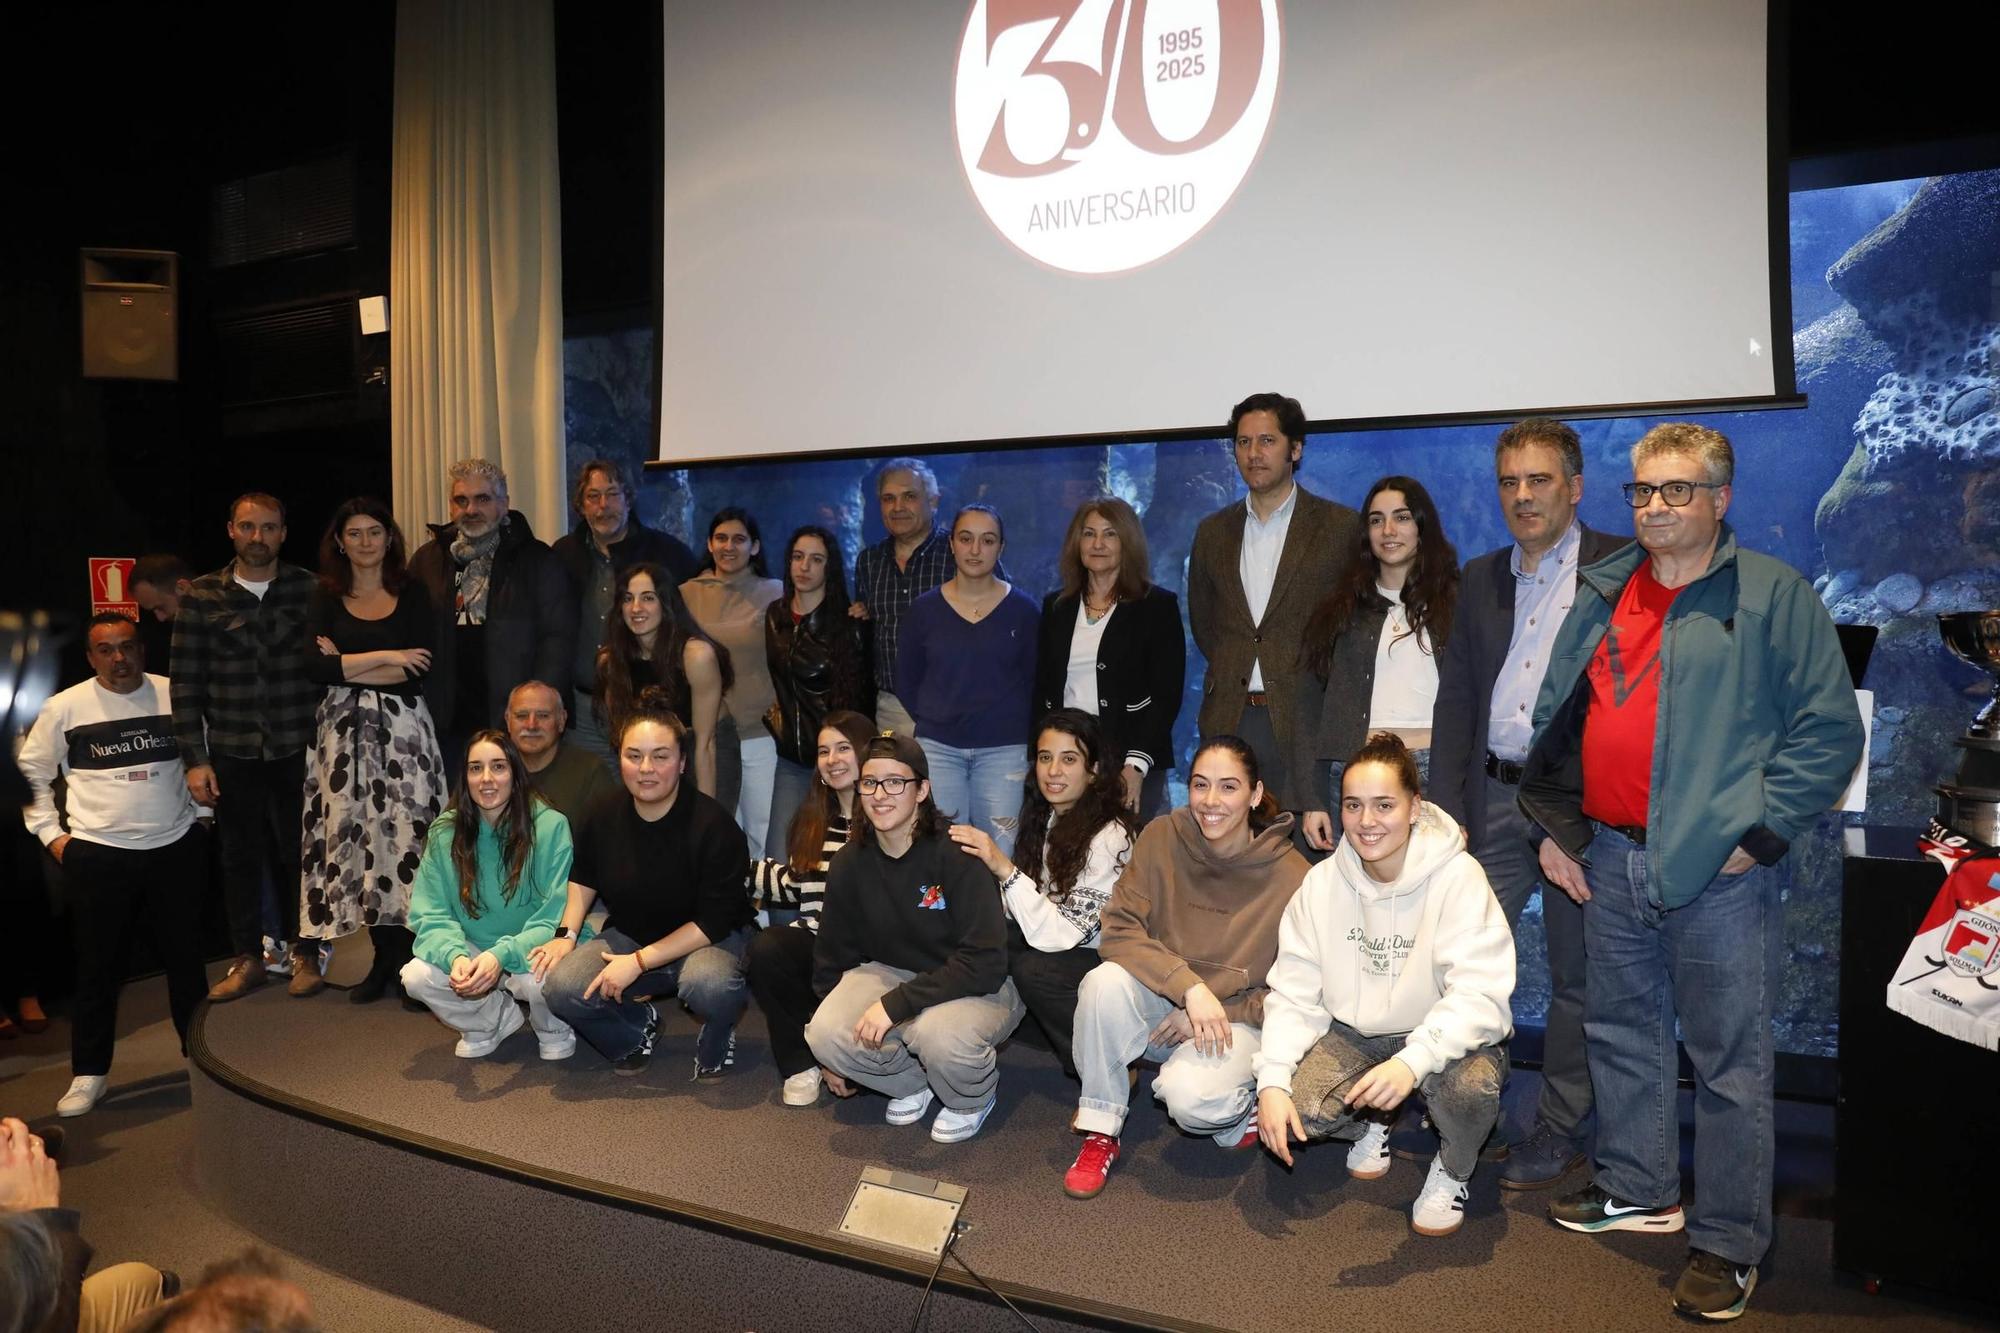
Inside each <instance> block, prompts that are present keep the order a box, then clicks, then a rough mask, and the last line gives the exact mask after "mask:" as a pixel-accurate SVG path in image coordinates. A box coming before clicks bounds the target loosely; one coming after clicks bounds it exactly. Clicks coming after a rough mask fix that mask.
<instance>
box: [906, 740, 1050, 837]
mask: <svg viewBox="0 0 2000 1333" xmlns="http://www.w3.org/2000/svg"><path fill="white" fill-rule="evenodd" d="M917 744H919V745H921V746H923V747H924V757H925V758H926V759H928V760H930V767H931V799H932V800H933V801H936V802H937V808H938V809H939V810H941V811H943V812H944V813H945V814H946V815H947V816H948V817H949V818H950V819H951V822H952V823H954V824H974V825H977V826H978V827H979V828H980V829H981V830H983V831H984V832H985V833H986V835H987V836H988V837H990V838H992V839H993V841H994V842H995V843H997V844H998V845H999V848H1000V851H1001V853H1002V854H1003V855H1008V856H1011V855H1013V852H1014V831H1015V826H1016V825H1017V824H1019V823H1020V822H1021V800H1022V797H1023V796H1025V795H1026V787H1025V784H1026V783H1027V780H1028V747H1027V746H1025V745H989V746H985V747H983V748H980V749H970V750H961V749H959V748H958V747H957V746H955V745H946V744H944V743H943V742H941V741H933V740H926V739H925V738H923V737H922V736H919V737H917Z"/></svg>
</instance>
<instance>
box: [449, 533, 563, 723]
mask: <svg viewBox="0 0 2000 1333" xmlns="http://www.w3.org/2000/svg"><path fill="white" fill-rule="evenodd" d="M457 536H458V525H457V524H455V523H434V524H432V525H431V539H430V540H429V541H427V542H425V543H424V544H423V546H422V547H420V548H419V549H418V551H417V553H416V554H415V555H413V556H411V557H410V575H411V577H412V578H416V579H420V580H422V581H423V584H424V587H425V589H426V590H427V591H428V592H429V593H430V596H431V606H432V608H433V609H434V610H435V611H436V612H437V618H438V637H437V647H436V649H435V650H434V651H433V653H432V655H431V674H430V678H429V679H428V680H427V681H426V683H425V690H424V697H425V699H426V700H427V701H428V702H429V704H430V709H431V718H432V720H433V721H434V722H435V723H436V725H437V729H438V733H439V735H440V736H442V735H443V734H444V733H445V732H448V731H451V730H453V729H454V727H456V728H457V729H458V730H460V731H469V730H471V729H472V728H474V727H499V726H504V725H505V718H506V712H507V695H508V694H509V693H510V692H511V691H512V690H513V688H514V687H515V686H516V685H519V684H520V683H521V682H522V681H524V680H541V681H545V682H547V683H548V684H550V685H552V686H554V687H555V689H556V692H557V693H559V694H560V695H562V697H563V698H564V699H565V700H567V699H568V698H569V697H570V685H571V681H570V661H571V659H572V657H573V656H574V653H575V642H576V592H575V590H574V589H572V588H571V587H570V583H569V580H568V579H567V578H566V577H564V575H563V571H562V566H561V565H559V564H557V563H556V558H555V553H554V552H552V551H550V550H549V548H548V545H547V544H546V543H544V542H543V541H541V540H540V539H539V538H537V537H536V536H535V533H534V529H533V528H531V527H529V526H528V519H527V515H525V514H523V513H521V512H520V511H519V510H510V511H509V512H508V514H507V524H506V526H505V527H503V528H501V529H500V547H499V549H498V550H497V551H495V552H494V553H493V578H492V586H491V588H490V590H489V591H488V593H487V597H486V697H485V698H484V699H460V698H458V697H457V696H458V672H457V666H456V655H457V641H458V636H457V634H456V633H454V631H455V630H456V628H457V624H458V611H457V606H458V596H457V587H456V585H457V581H458V579H457V573H458V567H457V565H456V564H455V563H454V562H453V561H452V558H451V544H452V541H453V540H454V539H455V538H456V537H457Z"/></svg>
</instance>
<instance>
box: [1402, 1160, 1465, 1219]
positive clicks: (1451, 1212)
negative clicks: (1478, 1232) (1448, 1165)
mask: <svg viewBox="0 0 2000 1333" xmlns="http://www.w3.org/2000/svg"><path fill="white" fill-rule="evenodd" d="M1466 1193H1467V1191H1466V1188H1465V1182H1464V1181H1462V1180H1453V1179H1452V1178H1451V1175H1450V1173H1448V1172H1447V1171H1446V1170H1445V1169H1444V1155H1443V1154H1442V1153H1440V1154H1439V1155H1438V1156H1436V1157H1433V1158H1431V1172H1430V1174H1429V1175H1427V1176H1425V1177H1424V1187H1423V1188H1422V1189H1421V1190H1418V1191H1417V1201H1416V1202H1415V1203H1413V1204H1411V1205H1410V1226H1411V1227H1412V1228H1413V1229H1414V1230H1415V1231H1416V1233H1417V1234H1418V1235H1419V1236H1449V1235H1450V1234H1451V1233H1452V1232H1454V1231H1456V1230H1458V1228H1459V1225H1460V1224H1461V1223H1462V1222H1464V1221H1465V1196H1466Z"/></svg>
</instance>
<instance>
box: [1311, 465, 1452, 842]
mask: <svg viewBox="0 0 2000 1333" xmlns="http://www.w3.org/2000/svg"><path fill="white" fill-rule="evenodd" d="M1361 508H1362V526H1361V529H1360V531H1359V532H1358V533H1357V534H1356V536H1357V539H1358V540H1357V542H1356V544H1355V549H1354V550H1353V552H1352V553H1351V555H1350V557H1349V559H1348V561H1347V564H1346V572H1345V573H1344V574H1343V575H1342V577H1341V579H1340V581H1339V582H1338V583H1336V584H1334V585H1333V587H1331V588H1329V589H1328V590H1327V593H1326V596H1324V597H1322V598H1321V599H1320V602H1319V605H1318V606H1317V607H1315V608H1314V609H1313V616H1312V619H1311V620H1310V621H1308V622H1306V638H1305V654H1304V656H1305V665H1306V668H1307V669H1306V671H1304V672H1303V673H1301V675H1300V678H1299V700H1300V716H1301V722H1300V726H1299V729H1298V732H1297V734H1296V736H1295V738H1294V740H1295V745H1294V751H1293V758H1292V774H1293V787H1294V789H1295V790H1296V791H1297V792H1298V794H1299V808H1300V810H1301V811H1302V812H1303V813H1301V815H1300V816H1299V823H1300V828H1301V830H1302V831H1303V832H1304V834H1305V839H1306V841H1307V842H1308V843H1309V844H1311V845H1312V846H1313V847H1315V848H1317V849H1319V850H1320V851H1323V852H1327V851H1332V850H1333V843H1334V829H1333V825H1334V820H1333V817H1332V815H1330V814H1329V813H1328V812H1329V811H1330V810H1333V809H1334V808H1336V807H1337V806H1338V805H1339V794H1340V766H1341V763H1342V762H1343V761H1344V760H1345V759H1346V757H1347V756H1348V755H1350V754H1353V753H1354V752H1355V751H1356V750H1358V749H1360V748H1361V745H1362V743H1363V742H1364V741H1366V740H1367V739H1368V737H1370V736H1372V735H1374V734H1375V733H1376V732H1378V731H1389V732H1394V733H1395V734H1396V735H1398V736H1400V737H1402V738H1403V743H1404V744H1405V745H1407V746H1408V747H1409V749H1410V751H1411V752H1412V755H1413V757H1414V759H1415V762H1416V765H1417V772H1418V773H1419V774H1422V775H1428V772H1429V767H1430V753H1431V751H1430V745H1431V707H1432V705H1433V704H1434V703H1436V701H1437V691H1438V658H1439V657H1440V656H1441V655H1442V654H1443V652H1444V646H1445V641H1446V640H1447V639H1449V638H1450V637H1451V614H1452V610H1453V608H1454V605H1455V603H1456V602H1457V600H1458V551H1457V550H1456V549H1455V548H1454V547H1453V546H1452V544H1451V542H1450V541H1449V540H1448V539H1447V538H1446V537H1445V535H1444V524H1443V522H1442V521H1441V520H1440V519H1439V518H1438V511H1437V505H1435V504H1434V503H1432V501H1431V497H1430V493H1429V492H1428V491H1426V490H1425V489H1424V488H1423V486H1422V485H1421V484H1420V483H1419V482H1417V481H1416V480H1415V479H1414V478H1411V477H1384V478H1382V479H1381V480H1380V481H1378V482H1376V483H1375V484H1374V485H1373V486H1371V487H1369V488H1368V498H1367V500H1366V501H1365V502H1364V503H1363V504H1362V506H1361Z"/></svg>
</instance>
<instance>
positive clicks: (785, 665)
mask: <svg viewBox="0 0 2000 1333" xmlns="http://www.w3.org/2000/svg"><path fill="white" fill-rule="evenodd" d="M784 585H785V586H784V595H783V596H781V597H780V598H778V600H777V601H775V602H772V603H771V605H770V606H769V607H768V608H767V609H766V610H765V612H764V661H765V664H766V665H767V666H768V667H769V668H770V671H771V688H772V690H773V691H774V692H775V693H776V695H777V702H776V703H774V704H773V705H772V706H771V707H770V708H769V709H767V710H766V711H765V714H764V721H763V723H762V724H761V725H763V726H766V727H768V728H770V730H771V732H772V734H773V735H775V736H776V737H777V745H778V767H777V773H776V775H775V777H774V778H773V779H772V783H771V821H770V825H769V827H768V829H767V830H766V832H765V834H764V847H765V849H766V851H767V852H768V853H769V854H771V855H776V854H777V853H778V852H779V850H780V849H781V848H782V847H783V846H784V844H785V835H786V830H788V829H789V828H791V826H792V813H793V811H795V810H797V809H798V808H799V801H800V799H801V798H802V797H803V796H804V795H805V794H806V789H807V787H808V786H810V785H811V783H812V781H813V768H814V762H815V758H816V756H815V755H814V753H813V747H814V745H815V743H816V741H817V738H818V736H819V732H820V727H821V725H822V724H823V722H824V720H825V718H826V717H827V715H828V714H829V713H832V712H834V711H836V710H846V711H849V712H853V713H861V714H866V715H868V716H870V717H872V716H874V713H875V681H874V678H873V677H872V676H871V675H870V673H869V671H868V663H867V658H866V654H865V652H864V650H863V648H862V646H861V634H862V622H860V621H858V620H856V619H854V618H853V617H852V616H850V615H848V614H847V608H848V596H847V571H846V569H845V567H844V566H843V564H842V562H841V558H840V543H839V542H838V541H836V540H835V538H834V535H833V534H832V533H831V532H828V531H827V530H826V529H825V528H822V527H818V526H815V525H811V524H808V525H807V526H805V527H802V528H800V529H799V530H798V531H797V532H794V533H793V534H792V539H791V541H789V542H787V543H786V544H785V578H784Z"/></svg>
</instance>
